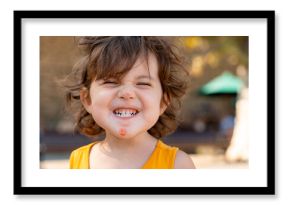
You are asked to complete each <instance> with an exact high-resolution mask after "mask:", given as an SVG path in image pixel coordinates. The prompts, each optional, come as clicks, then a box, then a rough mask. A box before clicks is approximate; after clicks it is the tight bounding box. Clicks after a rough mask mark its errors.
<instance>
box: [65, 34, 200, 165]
mask: <svg viewBox="0 0 290 205" xmlns="http://www.w3.org/2000/svg"><path fill="white" fill-rule="evenodd" d="M79 44H80V45H82V46H84V47H85V52H86V55H85V56H84V57H83V59H81V60H80V61H79V62H78V64H77V65H76V66H75V69H74V71H73V73H72V77H73V79H72V80H73V81H74V83H73V84H70V85H67V86H66V87H67V88H68V91H67V102H68V104H69V105H71V108H73V109H74V111H75V114H76V119H77V123H76V128H77V130H78V131H79V132H81V133H82V134H84V135H87V136H97V135H100V134H102V133H105V139H104V140H103V141H99V142H94V143H91V144H89V145H86V146H83V147H81V148H78V149H76V150H74V151H73V152H72V153H71V156H70V168H71V169H99V168H105V169H107V168H109V169H115V168H125V169H129V168H138V169H139V168H142V169H173V168H175V169H179V168H190V169H193V168H195V167H194V164H193V162H192V160H191V158H190V157H189V156H188V155H187V154H186V153H184V152H183V151H181V150H179V149H178V148H176V147H171V146H168V145H166V144H164V143H163V142H162V141H161V140H160V138H161V137H163V136H165V135H167V134H169V133H171V132H173V131H174V130H175V129H176V127H177V122H176V121H177V120H176V113H177V111H178V108H179V107H180V106H179V105H180V98H181V97H182V96H183V95H184V94H185V89H186V80H185V79H186V78H185V77H187V73H186V71H185V69H184V68H183V67H182V65H181V61H180V59H179V57H178V55H177V53H176V52H175V50H174V48H173V47H172V45H171V44H170V43H169V41H167V40H166V38H163V37H137V36H132V37H131V36H130V37H129V36H128V37H127V36H121V37H117V36H113V37H105V36H103V37H82V38H80V40H79Z"/></svg>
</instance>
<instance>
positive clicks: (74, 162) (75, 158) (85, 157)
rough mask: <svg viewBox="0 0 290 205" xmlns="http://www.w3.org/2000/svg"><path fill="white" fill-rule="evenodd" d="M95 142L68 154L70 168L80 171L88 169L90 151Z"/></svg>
mask: <svg viewBox="0 0 290 205" xmlns="http://www.w3.org/2000/svg"><path fill="white" fill-rule="evenodd" d="M96 143H97V142H93V143H90V144H88V145H84V146H82V147H79V148H77V149H75V150H73V151H72V153H71V154H70V168H71V169H81V168H88V167H89V156H90V150H91V149H92V147H93V146H94V145H95V144H96Z"/></svg>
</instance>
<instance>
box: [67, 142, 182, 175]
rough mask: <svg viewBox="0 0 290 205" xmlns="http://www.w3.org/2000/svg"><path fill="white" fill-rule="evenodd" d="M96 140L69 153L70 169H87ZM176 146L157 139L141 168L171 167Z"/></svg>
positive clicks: (172, 166)
mask: <svg viewBox="0 0 290 205" xmlns="http://www.w3.org/2000/svg"><path fill="white" fill-rule="evenodd" d="M96 143H97V142H93V143H91V144H88V145H85V146H83V147H80V148H78V149H76V150H74V151H73V152H72V153H71V155H70V163H69V164H70V169H89V168H90V163H89V162H90V160H89V159H90V150H91V148H92V147H93V145H95V144H96ZM177 151H178V148H177V147H171V146H168V145H166V144H164V143H163V142H162V141H160V140H158V142H157V144H156V147H155V149H154V151H153V152H152V154H151V156H150V157H149V158H148V160H147V161H146V163H145V164H144V165H143V166H142V169H173V168H174V162H175V157H176V153H177Z"/></svg>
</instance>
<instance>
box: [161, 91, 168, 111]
mask: <svg viewBox="0 0 290 205" xmlns="http://www.w3.org/2000/svg"><path fill="white" fill-rule="evenodd" d="M169 103H170V100H169V97H168V95H167V94H166V93H164V94H163V99H162V100H161V103H160V115H162V114H163V113H164V112H165V110H166V108H167V107H168V105H169Z"/></svg>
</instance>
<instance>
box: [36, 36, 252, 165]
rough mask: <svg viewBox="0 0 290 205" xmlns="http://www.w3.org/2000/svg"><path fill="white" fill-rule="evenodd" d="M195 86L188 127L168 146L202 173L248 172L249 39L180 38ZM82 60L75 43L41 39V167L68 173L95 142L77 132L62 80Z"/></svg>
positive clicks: (185, 120)
mask: <svg viewBox="0 0 290 205" xmlns="http://www.w3.org/2000/svg"><path fill="white" fill-rule="evenodd" d="M174 40H175V41H176V42H175V43H176V44H177V45H178V46H179V47H180V49H181V52H183V56H184V57H185V61H186V67H187V69H188V71H189V73H190V78H191V84H190V89H189V90H188V93H187V95H186V96H185V97H184V99H183V106H182V111H181V117H182V123H181V124H180V126H179V128H178V129H177V130H176V132H175V133H173V134H172V135H170V136H166V137H164V138H162V140H163V141H164V142H165V143H167V144H169V145H173V146H178V147H179V148H180V149H182V150H184V151H185V152H187V153H188V154H190V156H191V157H192V159H193V161H194V163H195V164H196V166H197V168H207V169H210V168H247V166H248V163H247V162H248V130H247V111H248V110H247V105H248V99H247V90H248V37H247V36H191V37H176V38H174ZM81 55H82V52H81V51H80V50H79V48H78V47H77V46H76V42H75V38H74V37H64V36H61V37H60V36H57V37H55V36H53V37H52V36H45V37H44V36H43V37H40V79H41V81H40V167H41V168H68V158H69V154H70V152H71V151H72V150H73V149H75V148H78V147H80V146H82V145H85V144H88V143H90V142H91V141H94V140H100V139H101V138H95V139H90V138H88V137H86V136H82V135H80V134H78V133H75V132H74V129H73V126H74V125H73V119H72V116H70V115H69V114H68V113H66V111H65V109H64V94H63V92H62V89H61V88H60V87H59V85H58V83H57V82H58V80H59V79H61V78H63V77H65V76H66V75H67V74H68V73H69V72H70V71H71V69H72V67H73V65H74V64H75V62H76V61H77V60H78V58H79V57H80V56H81Z"/></svg>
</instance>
